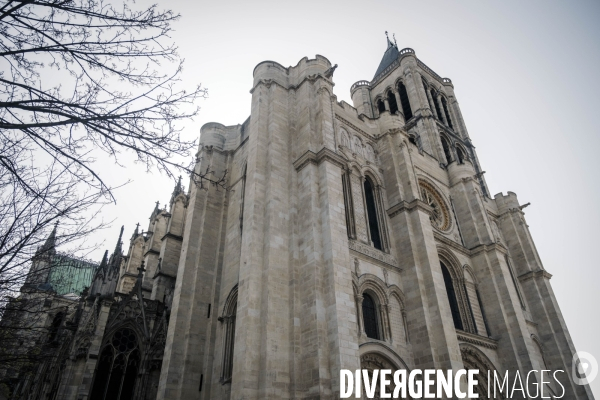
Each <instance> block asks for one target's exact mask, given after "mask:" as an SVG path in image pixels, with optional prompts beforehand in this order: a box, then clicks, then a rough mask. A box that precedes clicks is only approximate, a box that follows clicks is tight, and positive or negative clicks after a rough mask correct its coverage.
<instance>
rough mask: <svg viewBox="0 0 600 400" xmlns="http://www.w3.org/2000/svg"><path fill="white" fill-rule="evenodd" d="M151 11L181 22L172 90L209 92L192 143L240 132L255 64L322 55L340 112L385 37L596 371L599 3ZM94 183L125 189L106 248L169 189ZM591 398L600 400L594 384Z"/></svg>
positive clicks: (260, 4) (138, 182) (197, 6)
mask: <svg viewBox="0 0 600 400" xmlns="http://www.w3.org/2000/svg"><path fill="white" fill-rule="evenodd" d="M156 1H158V2H159V5H160V6H161V7H169V8H172V9H173V10H174V11H176V12H179V13H181V14H182V18H181V20H180V21H179V22H177V23H176V24H175V29H176V32H175V33H174V34H173V36H172V37H173V40H174V41H175V42H176V43H177V44H178V46H179V48H180V53H181V55H182V56H183V57H184V58H185V59H186V63H185V70H184V82H186V83H188V82H189V85H190V86H192V85H194V84H196V83H199V82H201V83H202V84H203V86H205V87H207V88H208V89H209V93H210V97H209V98H208V99H206V100H202V101H200V102H199V105H200V106H201V107H202V110H201V113H200V116H199V117H198V118H197V119H196V120H195V121H194V122H193V123H190V124H188V125H187V126H186V130H185V135H186V136H187V137H190V138H195V137H198V135H199V129H200V127H201V126H202V125H203V124H204V123H206V122H210V121H214V122H220V123H223V124H226V125H234V124H239V123H242V122H244V120H246V118H247V117H248V116H249V114H250V100H251V95H250V93H249V90H250V88H251V85H252V70H253V69H254V67H255V66H256V64H258V63H259V62H261V61H264V60H274V61H277V62H279V63H280V64H282V65H284V66H289V65H296V63H297V62H298V61H299V60H300V59H301V58H302V57H304V56H308V57H309V58H314V56H315V54H321V55H323V56H325V57H327V58H328V59H329V60H330V61H331V63H332V64H338V65H339V67H338V69H337V70H336V72H335V75H334V77H333V80H334V82H335V84H336V86H335V88H334V91H335V94H336V95H337V97H338V100H345V101H347V102H348V103H350V104H352V101H351V99H350V86H351V85H352V84H353V83H354V82H356V81H358V80H362V79H366V80H371V79H372V78H373V74H374V73H375V70H376V69H377V66H378V64H379V62H380V60H381V57H382V56H383V53H384V51H385V48H386V41H385V34H384V32H385V31H386V30H387V31H389V32H390V36H391V35H392V34H393V33H395V35H396V40H397V43H398V47H399V48H404V47H411V48H413V49H414V50H415V51H416V55H417V57H418V58H419V59H420V60H421V61H423V62H424V63H426V64H427V65H428V66H429V67H430V68H432V69H433V70H434V71H435V72H437V73H438V74H439V75H440V76H442V77H448V78H451V79H452V82H453V83H454V86H455V93H456V96H457V99H458V102H459V103H460V106H461V110H462V113H463V116H464V119H465V122H466V125H467V128H468V130H469V133H470V136H471V139H472V140H473V143H474V145H475V146H476V150H477V152H478V156H479V159H480V161H481V164H482V167H483V169H484V170H485V171H487V173H486V179H487V182H488V185H489V188H490V191H491V193H492V195H493V194H495V193H498V192H504V193H506V191H508V190H510V191H513V192H515V193H517V195H518V196H519V200H520V202H521V204H524V203H527V202H531V206H530V207H528V208H527V209H526V210H525V212H526V219H527V222H528V224H529V226H530V230H531V232H532V234H533V237H534V239H535V241H536V246H537V248H538V251H539V253H540V255H541V257H542V261H543V263H544V267H545V268H546V269H547V270H548V271H549V272H550V273H551V274H553V278H552V280H551V282H552V285H553V288H554V291H555V294H556V297H557V299H558V303H559V304H560V306H561V309H562V312H563V315H564V317H565V320H566V322H567V325H568V327H569V330H570V332H571V335H572V337H573V340H574V343H575V346H576V347H577V349H578V350H584V351H587V352H590V353H592V354H594V355H595V356H596V358H597V359H600V340H598V337H597V336H596V335H598V332H599V328H600V323H599V320H598V315H599V312H598V304H599V303H600V295H599V292H600V290H599V289H598V283H599V282H600V272H599V267H600V266H599V265H598V262H597V260H596V259H595V258H594V257H595V256H594V255H593V254H595V250H596V249H597V246H599V245H600V241H599V239H600V234H599V233H598V229H599V228H600V211H599V209H598V206H599V205H600V186H599V183H600V182H599V179H598V174H599V171H600V168H599V167H600V161H599V160H598V157H597V154H598V149H599V148H600V134H599V132H598V128H597V123H596V121H597V120H598V119H599V117H600V102H599V101H598V98H599V96H600V83H599V79H598V78H597V77H596V75H597V74H598V70H599V68H598V66H599V65H600V51H599V43H600V42H599V38H600V23H599V22H600V2H598V1H590V0H577V1H562V2H559V1H554V0H544V1H506V0H503V1H494V2H492V1H485V0H483V1H482V0H477V1H475V0H473V1H410V2H409V1H394V2H392V1H370V2H364V1H361V2H358V1H349V0H345V1H328V2H317V1H312V0H304V1H295V2H288V1H282V0H277V1H237V2H235V1H221V2H216V1H189V0H170V1H168V2H167V1H164V2H163V1H161V0H156ZM152 2H155V0H152ZM138 4H139V5H140V6H143V5H145V4H146V0H142V1H138ZM147 4H150V1H148V3H147ZM106 171H107V173H110V174H112V175H113V179H114V180H113V183H118V182H120V181H122V180H124V179H125V178H124V177H126V176H127V177H129V179H132V180H133V182H132V183H131V184H129V185H128V186H127V187H126V188H124V189H121V190H120V191H119V192H117V199H118V203H117V205H116V206H110V207H108V208H107V209H106V210H105V215H106V219H112V218H116V222H115V223H114V224H113V228H112V229H111V230H109V231H105V232H103V233H102V235H101V236H99V237H98V240H102V239H106V243H105V245H103V248H110V249H112V248H113V247H114V242H115V241H116V237H117V235H118V230H119V227H120V226H121V225H122V224H124V225H125V228H126V229H125V235H124V236H125V237H126V238H129V237H130V235H131V233H132V232H133V230H134V228H135V223H136V222H140V223H141V224H142V227H144V229H145V228H146V227H147V223H148V217H149V215H150V213H151V211H152V209H153V207H154V202H155V201H157V200H158V201H160V202H161V203H164V202H166V201H168V199H169V196H170V193H171V191H172V188H173V183H172V182H170V181H169V180H168V179H166V178H165V177H164V176H161V175H159V174H158V173H154V174H146V173H144V171H143V170H142V169H141V168H139V169H138V168H137V167H128V168H127V169H115V168H114V167H113V166H106ZM126 245H128V243H127V241H126ZM102 251H103V250H100V249H99V250H98V251H96V252H94V253H93V254H92V256H93V257H95V258H97V259H100V258H101V256H102ZM592 386H593V388H594V391H595V393H596V395H600V378H599V379H597V380H596V382H595V383H594V384H593V385H592Z"/></svg>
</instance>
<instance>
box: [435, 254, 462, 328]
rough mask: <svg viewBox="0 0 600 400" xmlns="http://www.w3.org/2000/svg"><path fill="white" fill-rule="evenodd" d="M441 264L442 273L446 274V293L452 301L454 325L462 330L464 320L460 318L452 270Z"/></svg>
mask: <svg viewBox="0 0 600 400" xmlns="http://www.w3.org/2000/svg"><path fill="white" fill-rule="evenodd" d="M440 265H441V267H442V275H443V276H444V284H445V285H446V294H447V295H448V302H449V303H450V311H451V312H452V320H453V321H454V327H455V328H456V329H460V330H462V329H463V324H462V320H461V319H460V310H459V308H458V301H457V299H456V291H455V290H454V284H453V282H452V276H451V275H450V272H449V271H448V268H446V266H445V265H444V263H442V262H440Z"/></svg>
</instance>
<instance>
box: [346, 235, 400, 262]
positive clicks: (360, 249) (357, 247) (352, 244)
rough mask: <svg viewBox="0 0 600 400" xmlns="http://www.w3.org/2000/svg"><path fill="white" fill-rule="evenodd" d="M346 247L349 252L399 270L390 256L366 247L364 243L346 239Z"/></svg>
mask: <svg viewBox="0 0 600 400" xmlns="http://www.w3.org/2000/svg"><path fill="white" fill-rule="evenodd" d="M348 247H349V248H350V250H353V251H355V252H357V253H360V254H363V255H365V256H367V257H369V258H372V259H373V260H376V261H379V262H382V263H384V264H388V265H391V266H392V267H395V268H397V269H400V268H399V267H398V262H397V261H396V259H395V258H394V257H393V256H392V255H391V254H387V253H384V252H383V251H381V250H377V249H376V248H374V247H371V246H368V245H366V244H364V243H361V242H359V241H356V240H352V239H348Z"/></svg>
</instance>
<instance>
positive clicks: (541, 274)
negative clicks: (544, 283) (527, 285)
mask: <svg viewBox="0 0 600 400" xmlns="http://www.w3.org/2000/svg"><path fill="white" fill-rule="evenodd" d="M540 277H543V278H546V279H550V278H552V274H551V273H550V272H548V271H546V270H545V269H538V270H537V271H529V272H525V273H524V274H522V275H519V277H518V278H519V281H521V282H525V281H528V280H530V279H534V278H540Z"/></svg>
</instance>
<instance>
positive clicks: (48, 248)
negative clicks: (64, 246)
mask: <svg viewBox="0 0 600 400" xmlns="http://www.w3.org/2000/svg"><path fill="white" fill-rule="evenodd" d="M57 227H58V221H56V222H55V223H54V228H53V229H52V232H50V236H48V239H46V242H44V245H43V246H42V247H40V248H39V249H38V251H37V255H44V254H46V253H53V252H55V249H54V247H55V246H56V228H57Z"/></svg>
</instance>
